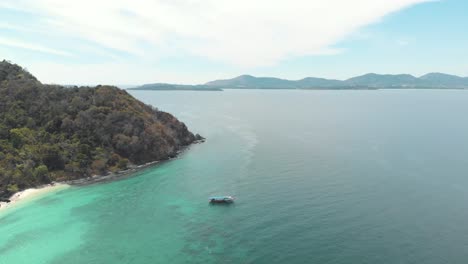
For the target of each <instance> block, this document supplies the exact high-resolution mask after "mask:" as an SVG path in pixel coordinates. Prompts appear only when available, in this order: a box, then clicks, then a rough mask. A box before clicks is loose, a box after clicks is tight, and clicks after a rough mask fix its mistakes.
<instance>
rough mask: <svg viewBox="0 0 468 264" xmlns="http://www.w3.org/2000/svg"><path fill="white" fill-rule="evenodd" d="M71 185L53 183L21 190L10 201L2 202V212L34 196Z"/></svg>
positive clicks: (0, 208) (0, 203) (0, 209)
mask: <svg viewBox="0 0 468 264" xmlns="http://www.w3.org/2000/svg"><path fill="white" fill-rule="evenodd" d="M69 187H70V185H69V184H66V183H52V184H47V185H42V186H38V187H36V188H29V189H26V190H22V191H19V192H17V193H15V194H13V195H12V196H11V197H10V198H9V200H10V202H9V203H7V202H0V212H3V211H5V210H6V209H8V208H12V207H16V206H17V205H20V204H22V203H23V202H26V201H29V200H31V199H33V198H38V197H41V196H42V195H45V194H48V193H50V192H53V191H59V190H63V189H66V188H69Z"/></svg>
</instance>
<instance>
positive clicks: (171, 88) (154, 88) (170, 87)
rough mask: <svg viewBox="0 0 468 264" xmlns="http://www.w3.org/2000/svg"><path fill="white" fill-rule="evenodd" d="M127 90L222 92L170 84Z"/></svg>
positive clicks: (195, 86)
mask: <svg viewBox="0 0 468 264" xmlns="http://www.w3.org/2000/svg"><path fill="white" fill-rule="evenodd" d="M127 90H143V91H222V89H221V88H219V87H212V86H208V85H202V84H200V85H185V84H170V83H151V84H144V85H141V86H138V87H133V88H128V89H127Z"/></svg>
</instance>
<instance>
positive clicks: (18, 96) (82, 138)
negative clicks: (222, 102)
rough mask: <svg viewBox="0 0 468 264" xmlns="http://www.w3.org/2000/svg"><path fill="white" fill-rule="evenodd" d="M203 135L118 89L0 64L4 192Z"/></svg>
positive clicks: (168, 153) (169, 149) (133, 160)
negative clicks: (48, 81) (48, 80)
mask: <svg viewBox="0 0 468 264" xmlns="http://www.w3.org/2000/svg"><path fill="white" fill-rule="evenodd" d="M198 137H199V136H194V135H193V134H192V133H191V132H190V131H189V130H188V129H187V127H186V126H185V125H184V124H183V123H182V122H180V121H178V120H177V119H176V118H175V117H173V116H172V115H171V114H168V113H165V112H162V111H159V110H157V109H155V108H153V107H151V106H148V105H145V104H143V103H141V102H140V101H138V100H136V99H135V98H133V97H132V96H131V95H129V94H128V93H127V92H125V91H123V90H120V89H118V88H116V87H111V86H97V87H95V88H90V87H80V88H78V87H73V88H69V87H63V86H58V85H44V84H42V83H41V82H39V81H38V80H37V79H36V78H35V77H34V76H32V75H31V74H30V73H28V72H27V71H25V70H24V69H22V68H21V67H19V66H18V65H14V64H11V63H9V62H7V61H2V62H0V198H1V197H8V196H9V195H11V194H12V193H14V192H16V191H18V190H21V189H25V188H28V187H33V186H37V185H40V184H44V183H49V182H51V181H56V180H68V179H77V178H82V177H88V176H90V175H93V174H106V173H107V172H108V171H116V170H122V169H125V168H127V166H128V165H129V164H143V163H146V162H149V161H155V160H163V159H167V158H169V157H172V156H174V155H175V154H176V153H177V151H179V150H180V149H181V148H183V147H184V146H187V145H189V144H191V143H193V142H194V141H195V140H196V139H197V138H198Z"/></svg>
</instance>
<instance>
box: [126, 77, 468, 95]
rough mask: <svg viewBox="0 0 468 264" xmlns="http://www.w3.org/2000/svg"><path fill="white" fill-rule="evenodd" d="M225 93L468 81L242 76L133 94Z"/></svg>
mask: <svg viewBox="0 0 468 264" xmlns="http://www.w3.org/2000/svg"><path fill="white" fill-rule="evenodd" d="M223 89H302V90H324V89H325V90H346V89H348V90H352V89H365V90H369V89H468V77H459V76H456V75H450V74H445V73H428V74H426V75H423V76H421V77H415V76H413V75H410V74H395V75H392V74H376V73H369V74H365V75H361V76H357V77H353V78H350V79H347V80H333V79H324V78H315V77H307V78H304V79H301V80H296V81H293V80H285V79H279V78H273V77H255V76H251V75H241V76H238V77H236V78H232V79H226V80H216V81H211V82H208V83H206V84H201V85H177V84H146V85H142V86H139V87H135V88H131V89H130V90H154V91H156V90H192V91H221V90H223Z"/></svg>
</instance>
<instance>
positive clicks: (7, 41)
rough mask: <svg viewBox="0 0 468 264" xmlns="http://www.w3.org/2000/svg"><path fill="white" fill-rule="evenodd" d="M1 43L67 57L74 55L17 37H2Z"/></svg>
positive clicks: (0, 38)
mask: <svg viewBox="0 0 468 264" xmlns="http://www.w3.org/2000/svg"><path fill="white" fill-rule="evenodd" d="M0 45H1V46H8V47H13V48H20V49H26V50H32V51H38V52H43V53H48V54H53V55H58V56H66V57H71V56H73V55H72V54H71V53H69V52H66V51H62V50H57V49H51V48H47V47H44V46H41V45H36V44H30V43H26V42H22V41H19V40H16V39H10V38H3V37H0Z"/></svg>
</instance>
